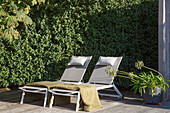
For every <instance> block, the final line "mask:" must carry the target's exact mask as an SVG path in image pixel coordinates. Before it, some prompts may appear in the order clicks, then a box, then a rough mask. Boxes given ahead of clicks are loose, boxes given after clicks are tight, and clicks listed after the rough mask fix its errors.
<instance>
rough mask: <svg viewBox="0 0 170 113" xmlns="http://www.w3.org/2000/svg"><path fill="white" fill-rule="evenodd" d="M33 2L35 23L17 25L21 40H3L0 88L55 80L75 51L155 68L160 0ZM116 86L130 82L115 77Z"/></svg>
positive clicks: (124, 65)
mask: <svg viewBox="0 0 170 113" xmlns="http://www.w3.org/2000/svg"><path fill="white" fill-rule="evenodd" d="M50 4H51V5H52V7H48V6H47V5H41V6H33V7H31V12H30V13H29V16H30V17H31V18H32V21H33V23H32V25H28V26H25V25H22V24H20V26H18V31H19V32H20V35H21V36H20V38H18V39H15V40H14V41H12V42H10V41H7V40H4V39H2V38H1V41H0V47H1V49H0V86H1V87H7V86H12V85H23V84H25V83H28V82H33V81H39V80H57V79H59V78H60V76H61V75H62V73H63V71H64V69H65V67H66V65H67V63H68V61H69V58H70V57H71V56H72V55H90V56H93V59H92V61H91V63H90V65H89V68H88V69H87V73H86V75H85V77H84V79H85V81H87V80H88V79H89V76H90V75H91V72H92V70H93V69H94V65H95V63H96V62H97V60H98V58H99V56H123V57H124V58H123V61H122V63H121V65H120V69H121V70H125V71H133V70H134V69H133V68H131V67H134V62H135V61H136V60H137V59H140V60H143V61H144V62H145V64H149V65H150V66H151V67H153V68H155V69H157V55H158V53H157V52H158V51H157V22H158V20H157V15H158V1H157V0H126V2H125V1H121V0H119V1H118V0H59V1H51V3H50ZM115 83H116V84H118V85H123V86H128V85H129V81H127V80H125V79H116V81H115Z"/></svg>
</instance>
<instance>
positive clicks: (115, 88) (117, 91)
mask: <svg viewBox="0 0 170 113" xmlns="http://www.w3.org/2000/svg"><path fill="white" fill-rule="evenodd" d="M113 88H114V90H115V91H116V93H117V94H118V95H119V96H120V97H121V98H122V97H123V96H122V94H121V93H120V91H119V90H118V89H117V87H116V86H115V85H114V84H113Z"/></svg>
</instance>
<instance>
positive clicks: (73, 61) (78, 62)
mask: <svg viewBox="0 0 170 113" xmlns="http://www.w3.org/2000/svg"><path fill="white" fill-rule="evenodd" d="M86 60H87V57H72V58H71V60H70V62H69V63H68V65H81V66H83V65H84V64H85V62H86Z"/></svg>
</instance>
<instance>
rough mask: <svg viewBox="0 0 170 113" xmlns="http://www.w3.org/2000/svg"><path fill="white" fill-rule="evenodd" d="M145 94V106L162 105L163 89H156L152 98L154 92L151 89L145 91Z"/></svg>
mask: <svg viewBox="0 0 170 113" xmlns="http://www.w3.org/2000/svg"><path fill="white" fill-rule="evenodd" d="M145 91H146V92H145V93H143V96H142V97H143V104H147V103H153V104H158V105H161V102H162V88H156V92H155V94H154V95H153V96H152V90H151V89H150V88H146V89H145Z"/></svg>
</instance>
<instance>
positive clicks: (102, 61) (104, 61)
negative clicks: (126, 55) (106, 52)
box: [96, 56, 117, 66]
mask: <svg viewBox="0 0 170 113" xmlns="http://www.w3.org/2000/svg"><path fill="white" fill-rule="evenodd" d="M116 59H117V57H102V56H100V58H99V60H98V62H97V64H96V65H111V66H113V65H114V63H115V61H116Z"/></svg>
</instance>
